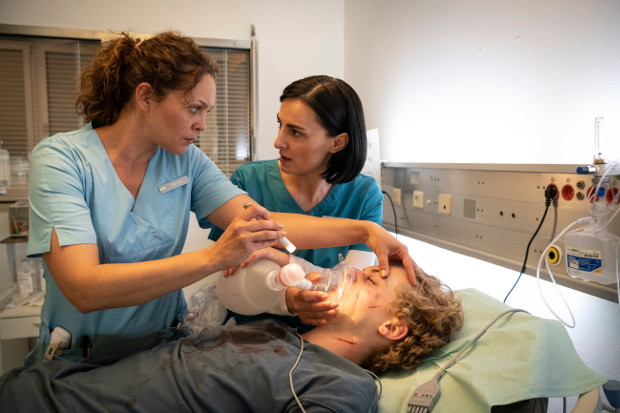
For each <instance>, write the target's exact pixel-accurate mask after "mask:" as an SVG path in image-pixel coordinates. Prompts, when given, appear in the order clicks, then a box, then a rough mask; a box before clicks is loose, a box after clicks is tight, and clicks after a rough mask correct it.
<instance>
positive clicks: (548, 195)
mask: <svg viewBox="0 0 620 413" xmlns="http://www.w3.org/2000/svg"><path fill="white" fill-rule="evenodd" d="M558 196H559V192H558V187H557V186H555V185H554V184H550V185H547V188H546V189H545V212H544V213H543V216H542V218H541V220H540V223H539V224H538V228H536V231H535V232H534V235H532V238H530V241H529V242H528V243H527V248H526V249H525V258H524V259H523V266H522V267H521V272H520V273H519V276H518V277H517V281H515V283H514V284H513V285H512V288H511V289H510V291H508V294H506V297H505V298H504V303H505V302H506V300H507V299H508V296H510V294H511V293H512V291H513V290H514V289H515V287H516V286H517V284H518V283H519V281H520V280H521V276H522V275H523V273H524V272H525V268H526V266H527V257H528V255H529V253H530V246H531V245H532V241H534V238H536V235H538V231H540V228H541V227H542V224H543V223H544V222H545V217H546V216H547V212H548V211H549V206H550V205H551V201H553V202H554V207H556V206H557V198H558ZM556 213H557V209H556Z"/></svg>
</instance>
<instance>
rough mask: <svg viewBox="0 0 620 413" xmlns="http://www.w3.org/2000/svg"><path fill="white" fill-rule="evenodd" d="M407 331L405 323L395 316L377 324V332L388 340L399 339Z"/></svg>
mask: <svg viewBox="0 0 620 413" xmlns="http://www.w3.org/2000/svg"><path fill="white" fill-rule="evenodd" d="M408 332H409V327H407V324H406V323H405V322H404V321H402V320H400V319H398V318H396V317H394V318H392V319H391V320H389V321H386V322H385V323H383V324H381V325H380V326H379V334H381V335H382V336H383V337H385V338H387V339H388V340H401V339H402V338H403V337H405V336H406V335H407V333H408Z"/></svg>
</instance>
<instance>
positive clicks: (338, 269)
mask: <svg viewBox="0 0 620 413" xmlns="http://www.w3.org/2000/svg"><path fill="white" fill-rule="evenodd" d="M339 259H340V263H338V264H337V265H336V266H335V267H333V268H327V269H325V270H323V271H322V272H321V279H320V280H319V281H316V282H310V281H308V280H304V282H303V283H301V284H298V285H297V287H298V288H300V289H302V290H309V291H322V292H326V293H328V294H329V295H330V296H331V298H332V299H333V300H335V301H337V302H338V303H339V304H342V303H343V301H344V300H346V299H348V297H349V295H350V294H348V293H349V292H350V291H351V287H352V286H353V285H354V283H355V278H356V274H355V272H356V271H357V270H355V269H354V268H353V267H351V266H350V265H349V264H347V263H345V262H344V259H343V258H342V255H339Z"/></svg>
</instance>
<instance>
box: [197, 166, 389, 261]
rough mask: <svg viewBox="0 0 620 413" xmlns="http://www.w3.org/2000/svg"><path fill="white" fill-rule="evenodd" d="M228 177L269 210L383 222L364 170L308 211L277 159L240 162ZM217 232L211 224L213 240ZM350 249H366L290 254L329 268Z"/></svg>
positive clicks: (376, 192)
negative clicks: (291, 190)
mask: <svg viewBox="0 0 620 413" xmlns="http://www.w3.org/2000/svg"><path fill="white" fill-rule="evenodd" d="M230 180H231V181H232V182H233V183H234V184H235V185H237V186H238V187H239V188H241V189H243V190H245V191H246V192H247V193H248V194H249V195H250V196H251V197H252V198H253V199H255V200H256V201H257V202H258V203H259V204H261V205H262V206H264V207H265V208H267V209H268V210H270V211H274V212H291V213H296V214H305V215H312V216H316V217H332V218H350V219H359V220H365V221H372V222H376V223H377V224H379V225H381V223H382V222H383V194H382V193H381V189H380V188H379V184H378V183H377V181H376V180H375V179H374V178H372V177H370V176H367V175H364V174H359V175H358V176H357V177H356V178H355V179H353V180H352V181H350V182H347V183H344V184H337V185H333V186H332V188H331V190H330V191H329V192H328V193H327V195H326V196H325V198H323V200H322V201H321V202H319V204H318V205H316V206H315V207H314V208H313V209H312V210H311V211H309V212H305V211H304V210H303V209H302V208H301V207H300V206H299V205H298V204H297V202H296V201H295V199H294V198H293V196H292V195H291V194H290V193H289V191H288V189H287V188H286V185H285V184H284V181H283V180H282V175H280V169H279V168H278V160H277V159H272V160H266V161H255V162H249V163H246V164H243V165H241V166H239V167H238V168H237V169H236V170H235V172H234V173H233V174H232V176H231V177H230ZM285 229H286V228H285ZM221 234H222V230H220V229H219V228H214V229H213V230H212V231H211V233H210V234H209V238H211V239H213V240H217V239H218V238H219V236H220V235H221ZM350 249H353V250H361V251H370V249H369V248H368V247H367V246H366V244H354V245H352V246H343V247H334V248H318V249H312V250H296V251H295V252H294V254H295V255H296V256H298V257H301V258H303V259H305V260H307V261H310V262H311V263H313V264H315V265H318V266H319V267H323V268H332V267H334V266H335V265H336V264H338V254H342V256H343V257H346V255H347V252H348V251H349V250H350Z"/></svg>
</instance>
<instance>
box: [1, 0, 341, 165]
mask: <svg viewBox="0 0 620 413" xmlns="http://www.w3.org/2000/svg"><path fill="white" fill-rule="evenodd" d="M343 21H344V1H343V0H313V1H287V0H260V1H255V0H226V1H217V0H201V1H196V0H193V1H192V0H176V1H174V2H172V3H171V2H170V1H166V0H149V1H146V0H132V1H122V0H106V1H97V0H85V1H73V0H55V1H52V2H50V1H45V0H29V1H27V2H24V1H21V0H1V1H0V23H4V24H20V25H27V26H43V27H60V28H73V29H89V30H113V31H120V30H127V31H133V32H138V33H154V32H158V31H161V30H167V29H173V30H178V31H180V32H182V33H183V34H186V35H190V36H196V37H205V38H220V39H237V40H238V39H241V40H248V39H250V38H251V29H250V27H251V25H254V27H255V29H256V38H257V41H258V76H259V79H258V96H259V105H258V108H257V109H258V115H259V119H258V129H257V137H258V138H257V143H258V144H257V150H256V155H257V158H258V159H269V158H275V157H277V151H276V150H275V149H274V148H273V141H274V139H275V137H276V113H277V111H278V110H279V107H280V102H279V99H278V98H279V96H280V93H281V92H282V89H283V88H284V87H285V86H286V85H287V84H289V83H290V82H292V81H294V80H297V79H299V78H301V77H304V76H308V75H313V74H328V75H331V76H336V77H340V78H342V77H343V76H344V25H343Z"/></svg>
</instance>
